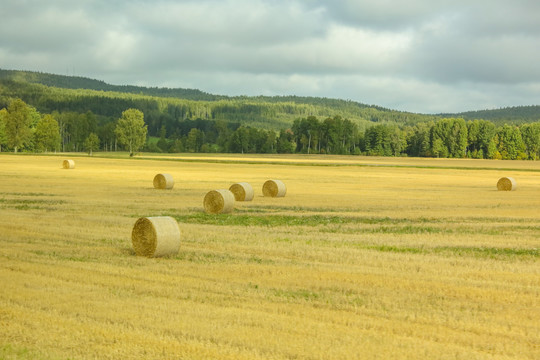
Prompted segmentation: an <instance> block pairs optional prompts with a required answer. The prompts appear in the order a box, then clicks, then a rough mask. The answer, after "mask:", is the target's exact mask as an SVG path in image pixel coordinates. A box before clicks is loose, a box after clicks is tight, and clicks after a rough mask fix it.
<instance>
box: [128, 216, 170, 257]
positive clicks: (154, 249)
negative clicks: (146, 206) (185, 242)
mask: <svg viewBox="0 0 540 360" xmlns="http://www.w3.org/2000/svg"><path fill="white" fill-rule="evenodd" d="M131 241H132V243H133V249H134V250H135V254H137V255H139V256H146V257H159V256H167V255H176V254H178V250H180V229H179V228H178V223H177V222H176V220H175V219H173V218H172V217H170V216H156V217H142V218H139V219H138V220H137V221H136V222H135V225H134V226H133V231H132V232H131Z"/></svg>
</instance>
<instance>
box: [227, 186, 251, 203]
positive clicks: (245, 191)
mask: <svg viewBox="0 0 540 360" xmlns="http://www.w3.org/2000/svg"><path fill="white" fill-rule="evenodd" d="M229 190H230V191H231V192H232V193H233V195H234V199H235V200H236V201H251V200H253V196H254V195H255V194H254V192H253V186H251V184H249V183H247V182H239V183H236V184H233V185H231V187H230V188H229Z"/></svg>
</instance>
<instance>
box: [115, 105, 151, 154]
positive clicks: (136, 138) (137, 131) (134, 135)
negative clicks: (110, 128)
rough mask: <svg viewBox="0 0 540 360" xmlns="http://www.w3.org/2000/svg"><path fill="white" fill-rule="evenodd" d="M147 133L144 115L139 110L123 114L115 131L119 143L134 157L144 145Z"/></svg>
mask: <svg viewBox="0 0 540 360" xmlns="http://www.w3.org/2000/svg"><path fill="white" fill-rule="evenodd" d="M147 132H148V129H147V126H146V125H145V123H144V114H143V113H142V112H141V111H140V110H137V109H128V110H126V111H124V112H122V116H121V117H120V119H118V124H117V125H116V130H115V133H116V136H117V137H118V142H119V143H120V144H122V145H124V146H126V147H127V148H128V150H129V156H133V153H134V152H135V151H137V150H139V149H140V148H141V147H142V146H143V145H144V143H145V142H146V134H147Z"/></svg>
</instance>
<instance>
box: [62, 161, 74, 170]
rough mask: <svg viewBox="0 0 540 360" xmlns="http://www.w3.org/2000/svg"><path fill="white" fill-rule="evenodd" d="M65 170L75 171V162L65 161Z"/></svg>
mask: <svg viewBox="0 0 540 360" xmlns="http://www.w3.org/2000/svg"><path fill="white" fill-rule="evenodd" d="M62 167H63V168H64V169H75V161H73V160H64V162H63V163H62Z"/></svg>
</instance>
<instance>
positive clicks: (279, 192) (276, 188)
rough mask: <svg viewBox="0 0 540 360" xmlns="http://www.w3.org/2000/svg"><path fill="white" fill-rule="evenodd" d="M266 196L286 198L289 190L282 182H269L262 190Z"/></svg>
mask: <svg viewBox="0 0 540 360" xmlns="http://www.w3.org/2000/svg"><path fill="white" fill-rule="evenodd" d="M262 191H263V195H264V196H270V197H284V196H285V194H286V193H287V188H286V187H285V184H284V183H283V181H281V180H267V181H266V182H265V183H264V185H263V188H262Z"/></svg>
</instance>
